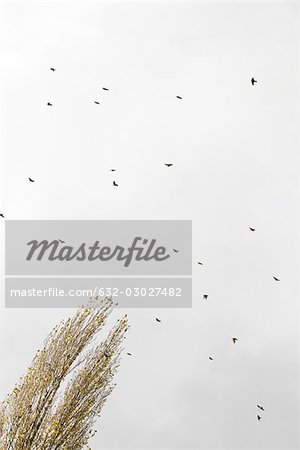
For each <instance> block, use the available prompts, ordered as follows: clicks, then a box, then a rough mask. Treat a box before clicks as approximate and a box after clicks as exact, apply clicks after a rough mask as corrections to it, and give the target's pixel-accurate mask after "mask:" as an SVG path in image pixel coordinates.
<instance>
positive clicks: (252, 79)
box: [251, 77, 257, 86]
mask: <svg viewBox="0 0 300 450" xmlns="http://www.w3.org/2000/svg"><path fill="white" fill-rule="evenodd" d="M254 83H257V80H254V78H253V77H252V78H251V84H252V86H254Z"/></svg>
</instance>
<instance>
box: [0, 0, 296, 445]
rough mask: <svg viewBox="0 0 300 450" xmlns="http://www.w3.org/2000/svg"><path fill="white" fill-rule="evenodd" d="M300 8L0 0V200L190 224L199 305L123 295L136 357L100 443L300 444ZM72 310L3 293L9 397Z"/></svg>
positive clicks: (6, 207)
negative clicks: (139, 305) (155, 307)
mask: <svg viewBox="0 0 300 450" xmlns="http://www.w3.org/2000/svg"><path fill="white" fill-rule="evenodd" d="M298 17H299V14H298V5H297V4H296V3H288V2H285V3H282V4H281V3H270V2H269V3H242V4H239V3H237V2H236V3H231V4H230V3H210V4H205V3H196V2H194V3H184V4H183V3H147V4H145V3H131V4H127V3H124V2H123V3H122V4H116V3H115V4H113V3H101V4H100V3H99V4H97V3H95V2H94V3H86V2H85V3H71V2H66V3H61V4H59V3H41V2H40V3H26V2H24V3H13V2H9V3H6V4H2V5H1V25H2V26H1V28H2V38H3V39H2V40H3V42H2V47H1V66H2V69H1V108H0V111H1V148H2V149H3V152H2V154H3V155H4V158H3V160H4V164H5V166H4V167H5V170H4V171H3V177H2V178H3V186H4V188H5V196H4V198H3V199H2V201H1V211H0V212H4V214H5V215H6V217H7V218H9V219H192V220H193V252H194V256H193V259H194V273H193V308H192V309H188V310H163V311H160V312H159V314H160V317H161V319H162V323H161V324H159V326H157V325H158V324H157V323H155V316H156V315H157V311H152V310H130V311H129V319H130V323H131V331H130V334H129V336H128V339H127V350H128V351H130V352H131V353H132V354H133V355H134V356H133V357H132V358H126V357H124V359H123V361H122V364H121V368H120V372H119V374H118V377H117V380H118V386H117V388H116V390H115V392H114V393H113V395H112V396H111V398H110V399H109V400H108V402H107V404H106V406H105V409H104V411H103V415H102V417H101V419H100V421H99V422H98V423H97V428H98V430H99V432H98V434H97V436H96V438H95V439H94V441H93V448H94V450H100V449H105V448H119V449H122V448H132V449H133V448H144V447H147V448H152V449H156V450H158V449H160V448H161V449H167V448H170V449H171V448H181V449H185V448H194V449H208V448H218V449H222V450H230V449H233V448H236V449H237V448H238V449H242V448H249V449H250V448H251V449H257V450H258V449H275V448H280V449H296V448H297V447H298V445H299V440H297V431H298V428H299V425H298V419H299V417H297V411H298V406H299V391H298V379H297V372H296V370H297V364H298V356H299V355H298V348H297V322H298V316H297V301H298V299H297V284H298V282H297V276H298V270H297V258H296V252H297V250H298V249H299V246H298V225H297V204H298V201H299V197H298V181H297V179H298V170H299V166H298V155H297V151H298V150H297V138H298V136H297V127H298V115H297V108H298V80H299V73H298V72H297V70H298V62H299V60H298V55H299V53H298V28H297V27H298ZM50 67H55V68H56V69H57V71H56V72H55V73H52V72H50V70H49V68H50ZM252 76H254V77H255V78H256V79H257V80H258V83H257V85H256V86H254V87H252V86H251V84H250V78H251V77H252ZM102 86H106V87H108V88H109V89H110V91H109V92H103V91H102ZM176 95H181V96H182V97H183V100H182V101H179V100H177V99H176V98H175V97H176ZM94 100H99V101H100V103H101V105H100V107H98V106H97V105H95V104H94ZM48 101H51V102H52V103H53V108H48V107H47V106H46V103H47V102H48ZM164 162H173V163H174V167H172V168H171V169H170V170H169V169H166V168H165V167H164V165H163V164H164ZM111 167H116V168H117V169H118V172H117V176H116V177H117V180H118V183H119V188H118V189H117V190H116V189H113V188H112V179H113V178H112V175H111V173H110V172H109V171H108V169H109V168H111ZM28 177H32V178H34V179H35V180H36V183H35V184H32V183H29V182H28ZM3 225H4V224H2V227H1V228H2V230H1V233H2V234H3V233H4V226H3ZM249 226H253V227H255V228H256V229H257V231H256V232H255V233H251V232H250V231H249V230H248V227H249ZM1 249H2V250H3V243H2V244H1ZM197 260H201V261H203V263H204V266H203V267H200V266H198V265H197V264H196V261H197ZM2 268H3V265H2ZM273 275H276V276H278V277H279V278H280V280H281V281H280V283H275V282H274V280H273V279H272V276H273ZM2 283H3V277H2ZM203 293H208V294H209V301H207V302H203V301H202V294H203ZM3 300H4V299H3ZM2 303H3V304H4V301H3V302H2ZM69 313H70V311H62V310H47V311H46V310H41V311H39V310H5V309H4V307H3V306H2V309H1V361H2V364H1V366H2V368H1V385H0V394H1V397H4V396H5V394H6V393H7V392H8V391H9V390H10V389H11V387H12V386H13V384H14V383H15V382H16V381H17V380H18V378H19V376H20V375H22V374H23V373H24V370H25V368H26V367H27V365H28V364H29V362H30V360H31V357H32V356H33V353H34V351H35V350H36V349H37V348H38V347H39V346H40V345H41V343H42V340H43V338H44V337H45V335H46V334H47V332H48V331H49V329H50V328H51V326H52V325H53V324H54V323H56V322H57V321H59V320H60V319H61V318H62V317H64V316H65V315H67V314H69ZM120 313H121V312H120V311H116V312H115V313H114V317H112V318H111V321H110V323H112V322H113V320H115V319H116V318H117V317H119V316H120ZM232 336H237V337H238V338H239V342H238V343H237V344H236V345H235V346H233V344H232V343H231V337H232ZM209 355H212V356H213V357H214V358H215V359H214V361H213V362H210V361H209V360H208V356H209ZM257 403H260V404H263V405H264V406H265V409H266V412H265V414H264V415H263V419H262V421H261V422H260V423H258V421H257V419H256V414H257V408H256V404H257Z"/></svg>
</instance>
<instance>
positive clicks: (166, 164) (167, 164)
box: [165, 163, 173, 167]
mask: <svg viewBox="0 0 300 450" xmlns="http://www.w3.org/2000/svg"><path fill="white" fill-rule="evenodd" d="M165 166H167V167H172V166H173V164H171V163H165Z"/></svg>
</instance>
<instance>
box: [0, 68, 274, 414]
mask: <svg viewBox="0 0 300 450" xmlns="http://www.w3.org/2000/svg"><path fill="white" fill-rule="evenodd" d="M50 70H51V71H52V72H55V71H56V69H55V68H54V67H50ZM250 81H251V84H252V86H254V85H255V83H257V80H255V79H254V78H253V77H252V78H251V80H250ZM102 90H103V91H107V92H108V91H109V89H108V88H107V87H102ZM176 98H177V99H178V100H183V97H181V96H180V95H176ZM94 103H95V104H96V105H100V102H99V101H97V100H94ZM47 106H49V107H53V103H51V102H47ZM164 165H165V166H166V167H167V168H170V167H172V166H173V165H174V164H173V163H164ZM109 170H110V171H111V172H116V169H109ZM28 180H29V182H30V183H34V182H35V180H34V179H33V178H30V177H29V178H28ZM118 186H119V185H118V183H117V182H116V181H115V180H113V187H118ZM0 217H2V218H3V219H4V218H5V217H4V214H3V213H1V214H0ZM249 230H250V231H251V232H255V231H256V229H255V228H253V227H249ZM59 241H60V242H62V243H64V241H62V240H60V239H59ZM173 251H174V253H178V252H179V250H177V249H173ZM197 264H199V265H201V266H203V263H202V262H201V261H197ZM273 279H274V280H275V281H276V282H279V281H280V279H279V278H278V277H276V276H273ZM203 300H208V294H203ZM155 320H156V322H158V323H161V319H159V318H158V317H156V318H155ZM231 339H232V342H233V344H236V343H237V342H238V338H237V337H232V338H231ZM127 355H128V356H133V355H132V353H130V352H127ZM208 359H209V360H210V361H214V358H213V357H212V356H209V357H208ZM256 406H257V408H258V409H259V410H260V414H261V411H265V409H264V407H263V406H261V405H256ZM260 414H257V420H258V421H260V420H261V419H262V416H261V415H260Z"/></svg>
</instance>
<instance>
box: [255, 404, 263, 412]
mask: <svg viewBox="0 0 300 450" xmlns="http://www.w3.org/2000/svg"><path fill="white" fill-rule="evenodd" d="M256 406H257V407H258V408H259V409H261V410H262V411H264V410H265V408H264V407H263V406H260V405H256Z"/></svg>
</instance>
